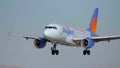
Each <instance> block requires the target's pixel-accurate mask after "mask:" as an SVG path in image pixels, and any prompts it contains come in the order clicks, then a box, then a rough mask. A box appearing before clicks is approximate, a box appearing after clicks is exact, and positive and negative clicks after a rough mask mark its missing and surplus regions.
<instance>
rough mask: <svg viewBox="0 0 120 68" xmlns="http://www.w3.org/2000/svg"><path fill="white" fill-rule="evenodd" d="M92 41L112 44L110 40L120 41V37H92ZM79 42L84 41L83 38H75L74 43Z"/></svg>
mask: <svg viewBox="0 0 120 68" xmlns="http://www.w3.org/2000/svg"><path fill="white" fill-rule="evenodd" d="M84 39H85V38H84ZM90 39H92V40H94V41H95V42H101V41H108V42H110V40H117V39H120V35H116V36H105V37H90ZM78 40H83V38H75V39H73V41H78Z"/></svg>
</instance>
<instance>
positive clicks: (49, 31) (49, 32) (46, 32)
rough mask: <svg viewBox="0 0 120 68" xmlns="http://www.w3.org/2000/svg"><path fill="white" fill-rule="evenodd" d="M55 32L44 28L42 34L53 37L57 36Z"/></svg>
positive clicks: (49, 37)
mask: <svg viewBox="0 0 120 68" xmlns="http://www.w3.org/2000/svg"><path fill="white" fill-rule="evenodd" d="M57 35H58V34H57V32H56V31H53V30H45V31H44V33H43V36H44V37H45V38H47V39H55V38H57Z"/></svg>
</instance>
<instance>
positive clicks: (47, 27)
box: [45, 26, 57, 29]
mask: <svg viewBox="0 0 120 68" xmlns="http://www.w3.org/2000/svg"><path fill="white" fill-rule="evenodd" d="M45 29H57V27H55V26H46V27H45Z"/></svg>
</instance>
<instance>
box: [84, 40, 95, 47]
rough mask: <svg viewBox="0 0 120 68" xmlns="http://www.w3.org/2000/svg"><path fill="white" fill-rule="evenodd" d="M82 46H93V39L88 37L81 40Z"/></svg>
mask: <svg viewBox="0 0 120 68" xmlns="http://www.w3.org/2000/svg"><path fill="white" fill-rule="evenodd" d="M82 46H83V47H84V48H87V49H89V48H92V47H93V46H94V41H93V40H92V39H89V38H87V39H84V40H82Z"/></svg>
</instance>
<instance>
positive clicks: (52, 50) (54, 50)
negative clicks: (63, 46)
mask: <svg viewBox="0 0 120 68" xmlns="http://www.w3.org/2000/svg"><path fill="white" fill-rule="evenodd" d="M56 46H57V45H56V44H54V45H53V47H51V53H52V55H55V54H56V55H58V54H59V50H57V49H56Z"/></svg>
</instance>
